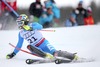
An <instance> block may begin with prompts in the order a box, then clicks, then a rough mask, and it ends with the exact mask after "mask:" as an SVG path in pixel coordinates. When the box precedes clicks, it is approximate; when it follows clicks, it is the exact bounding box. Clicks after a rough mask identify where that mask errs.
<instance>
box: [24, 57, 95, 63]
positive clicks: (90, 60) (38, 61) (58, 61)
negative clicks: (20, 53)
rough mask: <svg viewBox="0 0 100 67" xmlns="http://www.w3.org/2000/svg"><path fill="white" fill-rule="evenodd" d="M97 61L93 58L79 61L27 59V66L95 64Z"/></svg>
mask: <svg viewBox="0 0 100 67" xmlns="http://www.w3.org/2000/svg"><path fill="white" fill-rule="evenodd" d="M93 61H95V60H94V59H93V58H80V59H78V60H68V59H59V58H56V59H27V60H26V63H27V64H43V63H55V64H62V63H85V62H93Z"/></svg>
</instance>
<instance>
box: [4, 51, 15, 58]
mask: <svg viewBox="0 0 100 67" xmlns="http://www.w3.org/2000/svg"><path fill="white" fill-rule="evenodd" d="M15 55H16V54H15V53H14V52H13V53H11V54H8V55H7V56H6V58H7V59H11V58H13V57H14V56H15Z"/></svg>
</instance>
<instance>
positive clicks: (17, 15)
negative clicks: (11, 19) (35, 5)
mask: <svg viewBox="0 0 100 67" xmlns="http://www.w3.org/2000/svg"><path fill="white" fill-rule="evenodd" d="M1 1H2V2H3V3H4V4H5V5H6V6H7V7H8V8H9V9H10V10H11V11H13V13H14V14H15V15H16V17H19V14H18V13H17V12H16V11H15V10H14V9H13V8H12V7H11V6H10V5H9V4H8V3H7V2H6V1H5V0H1Z"/></svg>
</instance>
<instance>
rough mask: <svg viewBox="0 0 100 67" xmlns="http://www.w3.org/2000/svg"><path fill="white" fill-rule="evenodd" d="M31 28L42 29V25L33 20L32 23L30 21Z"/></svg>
mask: <svg viewBox="0 0 100 67" xmlns="http://www.w3.org/2000/svg"><path fill="white" fill-rule="evenodd" d="M32 28H33V29H34V30H35V29H37V30H41V29H43V26H42V25H41V24H39V23H37V22H34V23H32Z"/></svg>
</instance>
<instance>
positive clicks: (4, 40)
mask: <svg viewBox="0 0 100 67" xmlns="http://www.w3.org/2000/svg"><path fill="white" fill-rule="evenodd" d="M49 29H50V30H56V31H55V32H47V31H41V32H42V33H43V35H44V37H45V38H46V39H48V40H49V41H50V43H51V44H52V45H54V47H55V48H56V49H58V50H60V49H61V50H66V51H69V52H72V53H73V52H77V53H78V54H77V55H78V56H80V57H85V58H94V59H95V60H96V61H94V62H89V63H73V64H60V65H57V64H55V63H46V64H34V65H27V64H26V63H25V60H26V59H28V58H37V57H35V56H32V55H29V54H26V53H23V52H21V51H20V52H19V53H18V54H17V55H16V56H15V57H14V58H13V59H9V60H8V59H6V55H7V54H8V53H10V52H12V51H13V49H14V48H13V47H11V46H10V45H9V44H8V43H9V42H11V43H12V44H14V45H16V43H17V36H18V35H17V34H18V31H19V30H8V31H0V67H40V66H41V67H100V25H93V26H92V25H91V26H78V27H67V28H66V27H62V28H48V29H47V30H49ZM27 44H28V43H27V42H26V41H25V42H24V46H23V47H22V49H25V50H27V49H26V46H27Z"/></svg>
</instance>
